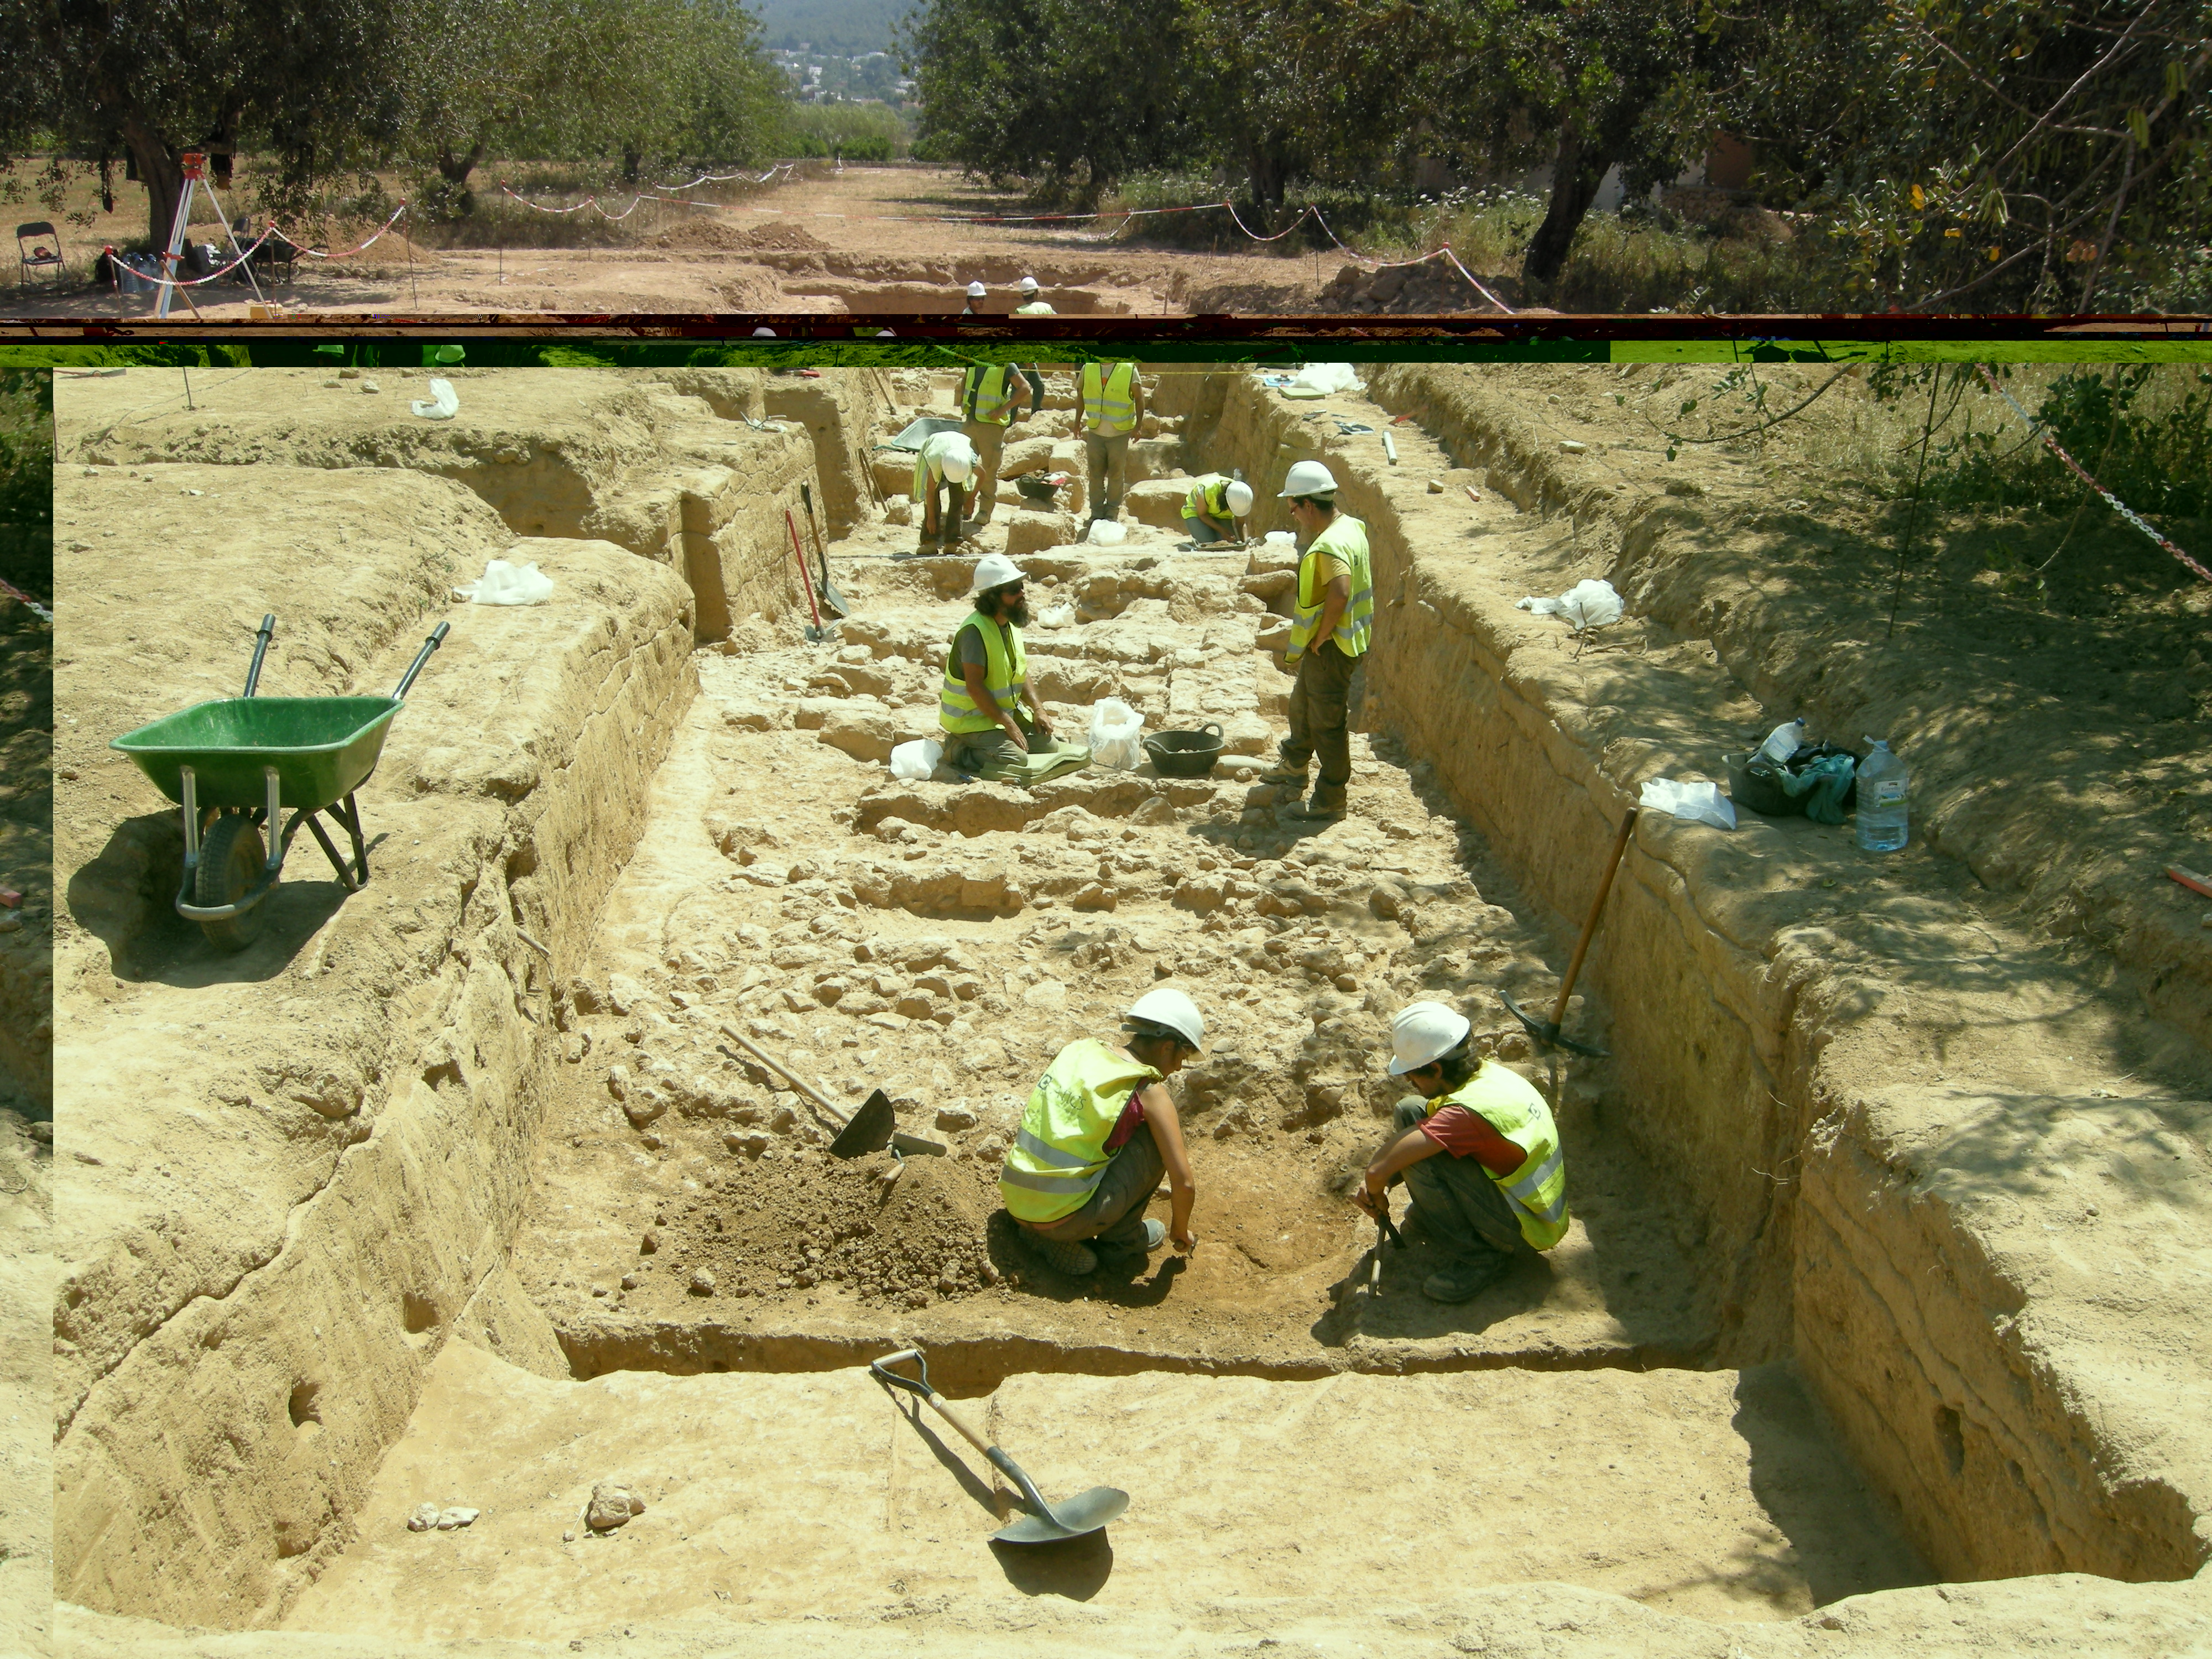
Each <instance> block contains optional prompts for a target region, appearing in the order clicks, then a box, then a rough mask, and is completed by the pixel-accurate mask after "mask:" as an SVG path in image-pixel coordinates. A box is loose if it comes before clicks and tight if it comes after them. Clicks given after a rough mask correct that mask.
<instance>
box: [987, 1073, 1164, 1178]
mask: <svg viewBox="0 0 2212 1659" xmlns="http://www.w3.org/2000/svg"><path fill="white" fill-rule="evenodd" d="M1159 1075H1160V1074H1159V1073H1158V1072H1156V1071H1154V1070H1153V1069H1152V1067H1151V1066H1146V1065H1144V1064H1142V1063H1140V1062H1139V1061H1137V1060H1132V1059H1130V1058H1129V1057H1128V1056H1127V1055H1126V1054H1115V1052H1114V1051H1113V1050H1112V1049H1111V1048H1108V1047H1107V1046H1106V1045H1105V1044H1104V1043H1103V1042H1098V1041H1097V1039H1096V1038H1093V1037H1084V1038H1082V1039H1080V1040H1079V1041H1077V1042H1071V1043H1069V1044H1068V1045H1067V1047H1066V1048H1062V1049H1061V1050H1060V1053H1059V1054H1056V1055H1055V1056H1054V1058H1053V1062H1052V1064H1051V1065H1050V1066H1048V1067H1046V1069H1045V1074H1044V1075H1043V1076H1042V1078H1040V1079H1037V1085H1036V1088H1035V1089H1033V1090H1031V1091H1030V1100H1029V1104H1028V1105H1027V1106H1026V1107H1024V1109H1023V1110H1022V1127H1021V1130H1020V1132H1019V1133H1018V1134H1016V1135H1015V1137H1014V1145H1013V1150H1012V1151H1011V1152H1008V1153H1007V1154H1006V1164H1005V1165H1004V1167H1002V1168H1001V1169H1000V1171H999V1194H1000V1197H1002V1198H1004V1199H1005V1200H1006V1208H1007V1210H1008V1211H1009V1212H1012V1215H1013V1217H1014V1218H1015V1219H1016V1220H1017V1221H1036V1222H1047V1221H1057V1220H1059V1219H1060V1218H1061V1217H1062V1216H1068V1215H1073V1214H1074V1213H1075V1212H1076V1211H1078V1210H1079V1209H1081V1208H1082V1207H1083V1206H1084V1205H1085V1203H1087V1202H1088V1201H1089V1200H1090V1198H1091V1194H1092V1193H1093V1192H1094V1191H1095V1190H1097V1186H1098V1178H1099V1177H1100V1176H1103V1175H1104V1174H1105V1173H1106V1165H1107V1164H1108V1163H1109V1161H1110V1160H1111V1158H1112V1157H1113V1154H1112V1153H1110V1152H1108V1151H1107V1150H1106V1137H1107V1136H1108V1135H1109V1134H1111V1133H1114V1125H1115V1123H1116V1122H1118V1121H1120V1120H1121V1110H1122V1108H1124V1107H1126V1106H1127V1104H1128V1103H1129V1096H1130V1094H1131V1093H1132V1092H1133V1091H1135V1090H1137V1089H1138V1088H1139V1087H1141V1086H1142V1085H1145V1084H1147V1083H1156V1082H1158V1080H1159Z"/></svg>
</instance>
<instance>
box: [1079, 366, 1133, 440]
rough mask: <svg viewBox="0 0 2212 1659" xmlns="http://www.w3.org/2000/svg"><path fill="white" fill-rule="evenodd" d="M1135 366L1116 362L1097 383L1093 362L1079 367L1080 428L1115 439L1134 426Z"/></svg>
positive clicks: (1097, 373) (1098, 374)
mask: <svg viewBox="0 0 2212 1659" xmlns="http://www.w3.org/2000/svg"><path fill="white" fill-rule="evenodd" d="M1136 380H1137V366H1136V364H1134V363H1116V364H1115V365H1114V371H1113V373H1112V374H1107V375H1105V376H1104V377H1103V384H1102V383H1101V375H1100V371H1099V367H1098V365H1097V363H1085V364H1084V366H1083V381H1082V384H1083V429H1084V430H1085V432H1095V433H1097V435H1099V436H1100V437H1102V438H1118V437H1120V436H1121V435H1122V434H1123V433H1125V432H1130V431H1133V430H1134V429H1135V428H1136V424H1137V399H1136Z"/></svg>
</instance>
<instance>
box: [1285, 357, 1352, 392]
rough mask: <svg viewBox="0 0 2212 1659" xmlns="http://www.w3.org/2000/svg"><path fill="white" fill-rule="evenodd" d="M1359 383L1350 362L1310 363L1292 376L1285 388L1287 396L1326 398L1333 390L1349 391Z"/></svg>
mask: <svg viewBox="0 0 2212 1659" xmlns="http://www.w3.org/2000/svg"><path fill="white" fill-rule="evenodd" d="M1358 384H1359V375H1358V372H1357V371H1355V370H1354V369H1353V368H1352V365H1351V364H1350V363H1308V364H1307V365H1306V366H1305V367H1304V368H1302V369H1300V370H1299V371H1298V372H1297V374H1293V375H1291V383H1290V384H1289V385H1288V386H1285V387H1284V388H1283V396H1285V398H1326V397H1328V395H1329V393H1330V392H1349V391H1351V390H1352V387H1354V386H1358Z"/></svg>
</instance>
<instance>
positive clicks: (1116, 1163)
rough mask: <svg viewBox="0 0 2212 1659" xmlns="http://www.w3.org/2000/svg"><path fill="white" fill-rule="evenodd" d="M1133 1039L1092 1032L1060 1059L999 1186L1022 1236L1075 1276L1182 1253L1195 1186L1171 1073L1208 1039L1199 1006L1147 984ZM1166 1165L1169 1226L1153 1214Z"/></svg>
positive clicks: (1190, 1241)
mask: <svg viewBox="0 0 2212 1659" xmlns="http://www.w3.org/2000/svg"><path fill="white" fill-rule="evenodd" d="M1122 1029H1123V1030H1125V1031H1126V1032H1127V1043H1126V1045H1125V1046H1121V1047H1116V1046H1115V1045H1114V1044H1112V1043H1107V1042H1099V1041H1097V1039H1096V1038H1093V1037H1085V1038H1082V1039H1081V1040H1080V1041H1078V1042H1071V1043H1069V1044H1068V1045H1067V1047H1066V1048H1062V1049H1061V1050H1060V1053H1059V1054H1057V1055H1056V1056H1054V1060H1053V1062H1052V1064H1051V1066H1049V1067H1048V1068H1047V1069H1046V1071H1045V1074H1044V1076H1043V1077H1042V1078H1041V1079H1038V1082H1037V1086H1036V1089H1035V1090H1034V1091H1031V1093H1030V1102H1029V1105H1028V1107H1027V1108H1026V1109H1024V1111H1023V1113H1022V1127H1021V1132H1020V1133H1018V1135H1016V1136H1015V1138H1014V1146H1013V1150H1012V1152H1008V1153H1007V1154H1006V1167H1005V1168H1004V1169H1002V1170H1000V1172H999V1191H1000V1194H1002V1195H1003V1196H1004V1197H1005V1199H1006V1208H1007V1210H1008V1211H1009V1212H1012V1216H1013V1218H1014V1219H1015V1220H1016V1221H1017V1222H1018V1223H1019V1224H1020V1225H1021V1229H1022V1235H1023V1237H1024V1239H1025V1240H1027V1241H1028V1243H1030V1245H1032V1246H1033V1247H1034V1248H1035V1249H1036V1254H1037V1255H1038V1256H1039V1257H1040V1258H1041V1259H1042V1261H1043V1262H1044V1264H1045V1265H1046V1266H1047V1267H1050V1268H1052V1269H1053V1270H1054V1272H1057V1273H1066V1274H1069V1275H1070V1276H1072V1277H1077V1278H1079V1277H1081V1276H1082V1275H1083V1274H1085V1273H1091V1272H1093V1271H1095V1270H1096V1269H1097V1267H1098V1262H1099V1258H1100V1257H1101V1256H1102V1255H1103V1256H1106V1257H1108V1258H1109V1259H1117V1258H1118V1260H1119V1261H1121V1262H1123V1263H1129V1262H1135V1263H1139V1264H1141V1263H1142V1261H1144V1259H1145V1257H1146V1255H1149V1254H1150V1253H1151V1252H1152V1251H1153V1250H1156V1249H1158V1248H1159V1247H1160V1245H1161V1243H1163V1242H1164V1241H1172V1242H1173V1243H1174V1244H1175V1247H1176V1249H1178V1250H1182V1251H1184V1252H1186V1253H1187V1252H1188V1251H1190V1250H1193V1249H1196V1248H1197V1247H1198V1241H1197V1239H1196V1238H1194V1237H1192V1235H1191V1231H1190V1205H1191V1198H1192V1195H1193V1193H1194V1188H1193V1187H1192V1184H1191V1178H1190V1157H1189V1154H1188V1153H1187V1152H1185V1151H1184V1150H1183V1144H1182V1121H1180V1120H1179V1119H1178V1118H1177V1117H1176V1109H1175V1101H1174V1100H1173V1099H1172V1098H1171V1097H1170V1096H1169V1094H1168V1091H1167V1079H1169V1078H1171V1077H1173V1076H1174V1075H1175V1074H1176V1073H1177V1072H1179V1071H1181V1070H1182V1066H1183V1062H1184V1061H1185V1060H1188V1059H1189V1058H1190V1056H1192V1055H1193V1054H1196V1053H1197V1052H1198V1051H1199V1048H1200V1046H1201V1045H1202V1044H1203V1043H1204V1042H1205V1041H1206V1021H1205V1019H1204V1018H1203V1017H1202V1016H1201V1015H1200V1013H1199V1012H1198V1005H1197V1004H1196V1003H1194V1002H1193V1001H1192V1000H1190V999H1189V998H1188V997H1187V996H1185V995H1184V994H1182V992H1180V991H1176V990H1170V989H1166V988H1162V989H1159V990H1154V991H1147V992H1146V993H1145V994H1144V995H1143V996H1141V997H1139V998H1138V999H1137V1001H1136V1004H1135V1006H1133V1007H1132V1008H1131V1009H1130V1010H1129V1015H1128V1018H1127V1021H1126V1022H1125V1023H1124V1025H1123V1028H1122ZM1163 1171H1164V1172H1165V1174H1166V1176H1167V1178H1168V1188H1169V1192H1170V1194H1171V1198H1170V1212H1169V1220H1168V1223H1167V1225H1165V1226H1163V1225H1160V1223H1158V1222H1157V1221H1151V1220H1147V1219H1146V1217H1145V1205H1146V1201H1147V1200H1149V1199H1150V1198H1151V1197H1152V1193H1153V1190H1154V1189H1155V1188H1158V1186H1159V1184H1160V1176H1161V1174H1162V1172H1163Z"/></svg>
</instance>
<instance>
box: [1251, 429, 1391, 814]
mask: <svg viewBox="0 0 2212 1659" xmlns="http://www.w3.org/2000/svg"><path fill="white" fill-rule="evenodd" d="M1276 499H1277V500H1278V501H1288V502H1289V503H1290V507H1291V526H1292V527H1293V529H1294V531H1295V532H1296V535H1297V544H1298V547H1299V549H1300V550H1301V552H1300V556H1299V559H1298V572H1297V591H1296V592H1295V595H1294V597H1293V603H1292V611H1291V638H1290V643H1289V645H1288V646H1287V647H1285V650H1284V659H1285V664H1286V665H1287V666H1289V667H1290V668H1291V671H1293V672H1294V673H1296V674H1297V684H1295V685H1293V686H1292V687H1291V707H1290V726H1291V730H1290V735H1289V736H1288V737H1286V738H1284V739H1283V744H1282V749H1281V759H1280V761H1279V763H1278V764H1277V765H1276V767H1275V769H1273V771H1271V772H1267V773H1265V774H1263V777H1264V778H1265V780H1266V781H1267V782H1269V783H1274V784H1291V785H1295V786H1301V787H1302V786H1303V785H1304V782H1305V778H1306V763H1307V762H1308V761H1310V760H1311V759H1313V758H1314V757H1316V755H1318V756H1319V757H1320V758H1321V775H1320V776H1319V777H1318V778H1317V779H1316V781H1315V783H1314V790H1313V798H1312V799H1310V800H1309V801H1307V802H1305V803H1304V805H1299V806H1295V807H1292V808H1291V817H1299V818H1340V817H1343V816H1344V811H1345V789H1346V785H1348V784H1349V783H1350V782H1351V781H1352V734H1351V732H1350V731H1349V730H1348V729H1347V726H1346V705H1347V703H1348V702H1349V701H1350V694H1351V689H1352V671H1353V670H1355V669H1356V668H1358V666H1359V663H1360V659H1362V658H1363V657H1364V656H1365V655H1366V654H1367V646H1368V641H1370V638H1371V637H1372V636H1373V635H1374V631H1375V578H1374V575H1373V574H1372V572H1371V569H1370V566H1369V562H1368V553H1367V526H1365V525H1364V524H1362V523H1361V522H1360V521H1359V520H1357V519H1355V518H1353V517H1352V516H1351V515H1350V514H1349V513H1340V512H1338V511H1337V509H1336V477H1335V475H1334V474H1333V473H1332V472H1330V471H1329V470H1328V468H1327V467H1325V466H1323V465H1322V464H1321V463H1320V462H1319V461H1297V462H1293V463H1292V464H1291V469H1290V473H1289V476H1288V477H1285V479H1284V481H1283V489H1282V493H1281V495H1279V496H1277V497H1276Z"/></svg>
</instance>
